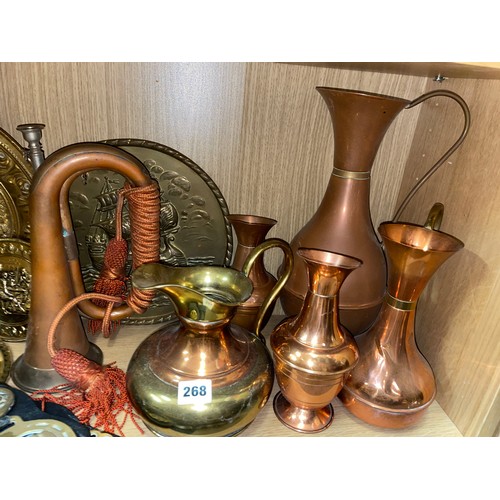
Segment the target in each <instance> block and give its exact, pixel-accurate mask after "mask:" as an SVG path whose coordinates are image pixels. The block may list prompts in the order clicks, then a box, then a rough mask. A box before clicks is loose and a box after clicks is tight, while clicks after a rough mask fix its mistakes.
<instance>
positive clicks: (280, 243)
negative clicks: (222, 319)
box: [227, 214, 293, 333]
mask: <svg viewBox="0 0 500 500" xmlns="http://www.w3.org/2000/svg"><path fill="white" fill-rule="evenodd" d="M227 219H228V220H229V222H230V223H231V225H232V226H233V229H234V232H235V233H236V240H237V245H236V249H235V252H234V258H233V262H232V265H231V266H232V267H233V269H236V270H237V271H242V272H244V274H247V275H248V277H249V278H250V280H251V281H252V284H253V291H252V294H251V295H250V297H249V298H248V300H246V301H245V302H244V303H242V304H241V305H239V306H238V307H237V309H236V314H235V315H234V317H233V319H232V323H233V324H235V325H240V326H242V327H243V328H246V329H247V330H250V331H251V332H254V333H255V332H260V331H261V330H262V329H263V328H264V327H265V326H266V324H267V323H268V321H269V318H270V317H271V315H272V313H273V310H274V306H275V303H276V299H277V298H278V296H279V293H280V292H281V290H282V288H283V286H284V284H285V282H286V280H287V279H288V278H289V276H290V273H291V271H292V264H293V254H292V250H291V248H290V245H289V244H288V243H287V242H286V241H284V240H281V239H279V238H269V239H266V236H267V233H268V232H269V231H270V230H271V228H272V227H273V226H274V225H275V224H276V223H277V221H276V220H275V219H271V218H269V217H262V216H259V215H251V214H231V215H229V216H227ZM261 245H263V246H264V247H265V250H264V251H266V250H269V249H271V248H280V249H281V250H282V251H283V254H284V260H283V271H282V272H281V275H280V278H279V280H278V279H277V278H275V277H274V276H273V275H272V274H271V273H270V272H269V271H268V270H267V269H266V266H265V264H264V251H262V252H257V253H254V255H255V260H254V262H251V261H249V260H248V258H249V256H250V255H251V254H252V252H253V251H254V250H255V249H256V248H258V247H259V246H261ZM246 268H249V271H248V273H247V272H246ZM263 306H264V307H265V308H266V314H265V315H264V316H261V315H260V314H259V311H260V310H261V308H262V307H263Z"/></svg>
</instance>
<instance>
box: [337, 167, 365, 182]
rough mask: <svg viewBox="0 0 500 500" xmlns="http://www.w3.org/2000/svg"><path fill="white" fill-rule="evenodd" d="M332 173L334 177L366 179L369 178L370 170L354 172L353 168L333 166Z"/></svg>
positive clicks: (356, 179)
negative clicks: (344, 168) (346, 168)
mask: <svg viewBox="0 0 500 500" xmlns="http://www.w3.org/2000/svg"><path fill="white" fill-rule="evenodd" d="M332 175H335V176H336V177H342V178H343V179H353V180H355V181H366V180H368V179H370V175H371V171H367V172H354V171H353V170H342V169H340V168H336V167H333V170H332Z"/></svg>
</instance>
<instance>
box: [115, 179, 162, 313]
mask: <svg viewBox="0 0 500 500" xmlns="http://www.w3.org/2000/svg"><path fill="white" fill-rule="evenodd" d="M120 194H123V196H124V197H125V198H126V199H127V202H128V211H129V215H130V233H131V235H132V269H136V268H137V267H139V266H140V265H142V264H145V263H147V262H158V261H159V260H160V191H159V189H158V186H157V185H156V184H149V185H147V186H143V187H136V188H131V187H130V186H128V185H126V186H124V187H123V189H121V190H120ZM152 214H154V216H152ZM155 295H156V292H155V291H154V290H138V289H135V288H133V287H132V289H131V291H130V294H129V296H128V298H127V304H128V305H129V306H130V307H131V308H132V310H133V311H134V312H136V313H137V314H142V313H143V312H144V311H145V310H146V309H147V308H148V307H149V304H150V303H151V301H152V300H153V298H154V296H155Z"/></svg>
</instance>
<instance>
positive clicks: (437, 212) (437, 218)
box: [424, 202, 444, 231]
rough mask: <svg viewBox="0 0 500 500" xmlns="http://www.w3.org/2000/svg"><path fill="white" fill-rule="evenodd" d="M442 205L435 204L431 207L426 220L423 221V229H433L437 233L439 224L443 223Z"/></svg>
mask: <svg viewBox="0 0 500 500" xmlns="http://www.w3.org/2000/svg"><path fill="white" fill-rule="evenodd" d="M443 214H444V205H443V204H442V203H439V202H436V203H434V205H432V208H431V209H430V210H429V214H428V215H427V220H426V221H425V224H424V227H425V228H427V229H433V230H434V231H439V228H440V227H441V222H442V221H443Z"/></svg>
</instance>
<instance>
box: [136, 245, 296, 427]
mask: <svg viewBox="0 0 500 500" xmlns="http://www.w3.org/2000/svg"><path fill="white" fill-rule="evenodd" d="M284 243H285V242H284ZM266 248H267V247H266V245H260V246H258V247H256V248H255V249H254V250H253V251H252V252H251V253H250V255H249V256H248V258H247V261H246V263H245V264H244V266H243V268H244V269H245V270H246V272H249V270H250V269H251V267H249V265H248V262H254V261H255V259H256V257H257V256H258V255H259V254H260V253H261V252H263V251H264V250H265V249H266ZM290 255H291V250H290ZM132 284H133V285H134V286H135V287H137V288H139V289H142V290H154V289H156V290H158V291H160V292H162V293H165V294H167V295H168V297H169V298H170V299H171V301H172V303H173V304H174V308H175V311H176V314H177V317H178V321H177V322H175V323H173V324H170V325H167V326H165V327H163V328H160V329H159V330H157V331H156V332H154V333H153V334H151V335H150V336H149V337H148V338H146V339H145V340H144V341H143V342H142V343H141V344H140V345H139V347H138V348H137V349H136V351H135V352H134V354H133V356H132V358H131V360H130V363H129V365H128V368H127V389H128V392H129V394H130V398H131V401H132V404H133V405H134V407H135V408H136V410H137V412H138V414H139V415H140V416H141V418H142V419H143V421H144V423H145V425H146V426H147V427H148V428H149V429H151V431H152V432H154V433H155V434H157V435H160V436H233V435H237V434H239V433H241V432H242V431H243V430H244V429H245V428H246V427H248V426H249V425H250V424H251V423H252V421H253V420H254V419H255V417H256V416H257V414H258V413H259V411H260V410H261V409H262V407H263V406H264V405H265V404H266V402H267V400H268V399H269V396H270V393H271V390H272V387H273V382H274V369H273V362H272V358H271V355H270V353H269V351H268V349H267V347H266V345H265V343H264V342H263V341H262V340H261V338H260V331H256V332H250V331H249V330H247V329H246V328H243V327H241V326H239V325H237V324H233V323H232V321H231V320H232V318H233V316H234V315H235V313H236V311H237V309H238V307H239V306H241V305H242V304H244V302H245V301H246V300H248V298H249V297H250V295H251V293H252V281H251V280H250V278H249V277H248V275H247V274H245V273H244V272H241V271H238V270H236V269H232V268H229V267H220V266H193V267H173V266H168V265H166V264H162V263H151V264H145V265H143V266H140V267H139V268H138V269H137V270H136V271H134V272H133V273H132ZM283 284H284V281H283V282H281V283H277V284H276V285H275V286H277V287H279V288H281V287H282V286H283ZM270 303H271V302H270V301H268V302H265V303H264V305H263V307H262V308H261V310H260V313H259V318H257V324H260V323H261V318H262V317H263V316H265V314H266V311H267V307H268V306H269V304H270ZM266 304H267V305H266Z"/></svg>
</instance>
